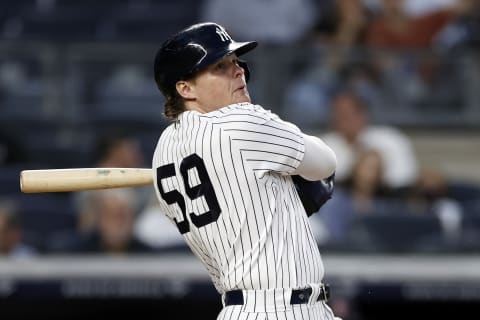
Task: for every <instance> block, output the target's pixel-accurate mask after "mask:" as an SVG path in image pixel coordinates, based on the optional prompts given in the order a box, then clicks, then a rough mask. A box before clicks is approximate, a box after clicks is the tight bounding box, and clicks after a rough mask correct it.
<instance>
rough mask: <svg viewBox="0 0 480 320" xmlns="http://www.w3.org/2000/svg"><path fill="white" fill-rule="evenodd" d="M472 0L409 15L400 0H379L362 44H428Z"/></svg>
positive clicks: (469, 6)
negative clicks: (380, 7) (376, 12)
mask: <svg viewBox="0 0 480 320" xmlns="http://www.w3.org/2000/svg"><path fill="white" fill-rule="evenodd" d="M474 2H475V1H473V0H457V1H455V2H454V3H453V4H452V5H451V6H448V7H445V8H440V9H438V10H435V11H431V12H428V13H425V14H422V15H416V16H413V15H411V14H409V13H408V12H407V11H406V8H405V4H404V2H403V0H382V11H381V13H380V14H379V15H378V16H377V17H376V18H374V19H372V21H371V22H370V25H369V26H368V28H367V33H366V39H365V44H366V45H369V46H380V47H389V48H420V47H429V46H431V45H432V43H433V40H434V38H435V36H436V35H437V34H438V33H439V32H440V31H441V29H442V28H443V27H445V26H446V25H447V24H448V23H450V22H452V21H453V20H454V19H457V18H459V17H461V16H463V15H465V14H467V13H468V12H469V11H470V10H471V9H472V8H473V5H474Z"/></svg>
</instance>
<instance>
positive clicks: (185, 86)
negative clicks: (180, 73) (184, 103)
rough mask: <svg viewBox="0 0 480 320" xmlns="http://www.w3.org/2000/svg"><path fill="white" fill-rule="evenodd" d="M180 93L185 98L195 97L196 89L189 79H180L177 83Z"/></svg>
mask: <svg viewBox="0 0 480 320" xmlns="http://www.w3.org/2000/svg"><path fill="white" fill-rule="evenodd" d="M175 87H176V89H177V92H178V94H179V95H180V96H181V97H182V98H184V99H185V100H192V99H195V90H194V88H193V87H192V84H191V83H190V82H189V81H185V80H180V81H177V83H176V84H175Z"/></svg>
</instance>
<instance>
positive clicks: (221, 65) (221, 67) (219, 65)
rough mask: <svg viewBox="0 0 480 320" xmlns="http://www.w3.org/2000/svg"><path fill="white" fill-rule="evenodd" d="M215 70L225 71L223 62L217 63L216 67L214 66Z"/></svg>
mask: <svg viewBox="0 0 480 320" xmlns="http://www.w3.org/2000/svg"><path fill="white" fill-rule="evenodd" d="M215 69H216V70H223V69H225V62H219V63H217V65H216V66H215Z"/></svg>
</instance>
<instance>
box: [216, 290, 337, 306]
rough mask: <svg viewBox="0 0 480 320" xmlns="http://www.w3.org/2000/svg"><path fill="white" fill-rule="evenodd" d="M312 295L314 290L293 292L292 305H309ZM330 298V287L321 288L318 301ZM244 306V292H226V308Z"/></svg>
mask: <svg viewBox="0 0 480 320" xmlns="http://www.w3.org/2000/svg"><path fill="white" fill-rule="evenodd" d="M311 295H312V288H310V287H308V288H305V289H296V290H292V295H291V297H290V304H302V303H307V302H308V300H309V299H310V296H311ZM329 297H330V286H328V285H324V286H321V287H320V294H319V295H318V298H317V301H327V300H328V299H329ZM242 304H244V300H243V293H242V290H232V291H227V292H225V306H231V305H242Z"/></svg>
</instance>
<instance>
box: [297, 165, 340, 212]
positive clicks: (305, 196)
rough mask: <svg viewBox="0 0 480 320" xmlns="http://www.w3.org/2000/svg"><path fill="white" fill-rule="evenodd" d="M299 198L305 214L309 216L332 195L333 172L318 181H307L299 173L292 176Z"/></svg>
mask: <svg viewBox="0 0 480 320" xmlns="http://www.w3.org/2000/svg"><path fill="white" fill-rule="evenodd" d="M292 180H293V183H294V185H295V188H296V189H297V192H298V195H299V196H300V200H301V201H302V204H303V207H304V208H305V212H306V213H307V216H309V217H310V216H311V215H312V214H314V213H315V212H317V211H318V210H320V208H321V207H322V206H323V205H324V204H325V203H326V202H327V201H328V200H329V199H330V198H331V197H332V194H333V190H334V180H335V173H333V174H332V175H331V176H330V177H328V178H326V179H323V180H319V181H308V180H306V179H304V178H302V177H301V176H299V175H294V176H292Z"/></svg>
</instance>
